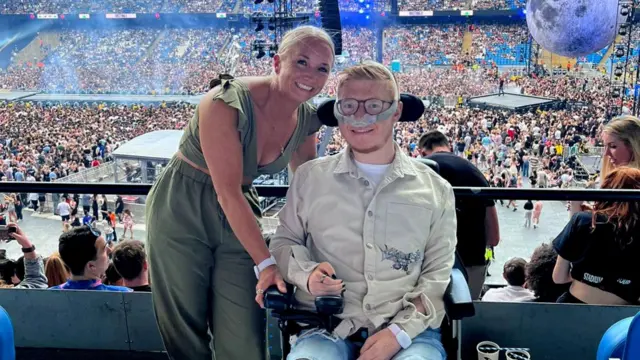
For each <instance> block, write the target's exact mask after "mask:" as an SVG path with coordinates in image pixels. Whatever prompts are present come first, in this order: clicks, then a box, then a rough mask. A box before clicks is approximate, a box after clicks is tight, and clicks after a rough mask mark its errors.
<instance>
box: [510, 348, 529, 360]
mask: <svg viewBox="0 0 640 360" xmlns="http://www.w3.org/2000/svg"><path fill="white" fill-rule="evenodd" d="M506 357H507V360H531V355H529V353H528V352H526V351H524V350H507V352H506Z"/></svg>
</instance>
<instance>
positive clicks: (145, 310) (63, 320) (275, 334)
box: [0, 182, 640, 360]
mask: <svg viewBox="0 0 640 360" xmlns="http://www.w3.org/2000/svg"><path fill="white" fill-rule="evenodd" d="M256 188H257V190H258V193H259V195H260V196H263V197H282V196H284V195H285V194H286V190H287V187H286V186H256ZM149 189H150V185H144V184H82V183H62V182H60V183H58V182H56V183H37V182H29V183H26V182H25V183H18V182H0V193H2V192H4V193H7V192H27V193H29V192H44V193H99V194H121V195H146V194H147V193H148V191H149ZM454 191H455V194H456V196H458V197H480V198H493V199H540V200H559V201H560V200H561V201H567V200H591V201H597V200H603V199H617V200H621V201H638V200H640V191H621V190H573V189H570V190H566V189H563V190H559V189H499V188H455V189H454ZM0 305H2V306H3V307H4V308H5V309H6V310H7V312H8V313H9V315H10V316H11V318H12V321H13V324H14V328H15V341H16V347H17V348H18V355H19V358H20V359H42V358H46V359H68V358H89V357H90V358H94V359H102V358H104V359H107V358H109V359H111V358H118V359H151V360H153V359H166V355H165V354H164V353H163V345H162V341H161V339H160V335H159V332H158V329H157V327H156V323H155V318H154V314H153V308H152V302H151V294H149V293H110V292H90V291H71V290H67V291H47V290H22V289H2V290H0ZM475 305H476V315H475V316H474V317H471V318H468V319H464V320H463V321H462V354H463V358H464V359H473V358H476V357H477V355H476V350H475V347H476V345H477V344H478V343H479V342H480V341H493V342H495V343H497V344H499V345H500V346H503V347H526V348H530V349H531V351H530V353H531V354H532V359H535V360H555V359H590V358H594V357H595V354H596V351H597V347H598V343H599V340H600V338H601V337H602V335H603V334H604V332H605V331H606V329H607V328H608V327H609V326H611V325H612V324H614V323H615V322H617V321H618V320H621V319H623V318H626V317H629V316H633V315H635V314H636V313H637V312H638V311H640V307H635V306H591V305H569V304H538V303H482V302H477V303H476V304H475ZM265 326H267V328H268V336H267V338H266V339H265V340H266V342H265V346H268V347H269V349H270V350H271V354H272V359H277V358H279V355H280V333H279V329H278V328H277V326H276V325H275V322H274V321H273V319H271V318H269V317H267V318H266V323H265Z"/></svg>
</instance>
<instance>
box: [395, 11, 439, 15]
mask: <svg viewBox="0 0 640 360" xmlns="http://www.w3.org/2000/svg"><path fill="white" fill-rule="evenodd" d="M399 15H400V16H433V11H431V10H428V11H400V12H399Z"/></svg>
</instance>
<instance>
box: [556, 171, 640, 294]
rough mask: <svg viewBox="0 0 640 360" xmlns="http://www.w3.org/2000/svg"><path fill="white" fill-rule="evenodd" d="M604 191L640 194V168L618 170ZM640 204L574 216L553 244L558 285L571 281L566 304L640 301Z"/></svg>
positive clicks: (598, 206)
mask: <svg viewBox="0 0 640 360" xmlns="http://www.w3.org/2000/svg"><path fill="white" fill-rule="evenodd" d="M601 187H602V188H603V189H628V190H640V169H637V168H632V167H626V166H622V167H616V168H615V169H613V170H612V171H611V172H609V173H608V175H607V176H606V177H605V178H604V181H603V182H602V186H601ZM639 218H640V202H638V201H614V200H605V201H599V202H596V203H595V205H594V207H593V210H591V211H580V212H578V213H576V214H574V215H573V217H572V218H571V220H570V221H569V223H568V224H567V226H566V227H565V228H564V230H563V231H562V232H561V233H560V235H558V237H557V238H556V239H555V240H554V241H553V247H554V248H555V250H556V251H557V252H558V260H557V261H556V265H555V268H554V269H553V281H554V282H555V283H556V284H566V283H571V287H570V288H569V291H568V292H567V293H565V294H563V295H562V296H560V298H559V299H558V302H562V303H586V304H599V305H630V304H638V302H639V300H640V271H638V265H637V259H639V258H640V239H638V237H640V223H639Z"/></svg>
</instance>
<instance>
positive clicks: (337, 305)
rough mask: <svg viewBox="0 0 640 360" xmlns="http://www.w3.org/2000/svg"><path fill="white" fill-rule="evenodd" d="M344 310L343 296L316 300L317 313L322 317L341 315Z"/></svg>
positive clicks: (331, 296) (329, 296)
mask: <svg viewBox="0 0 640 360" xmlns="http://www.w3.org/2000/svg"><path fill="white" fill-rule="evenodd" d="M342 310H344V299H343V298H342V296H335V295H327V296H318V297H317V298H316V311H317V312H318V314H321V315H336V314H341V313H342Z"/></svg>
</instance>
